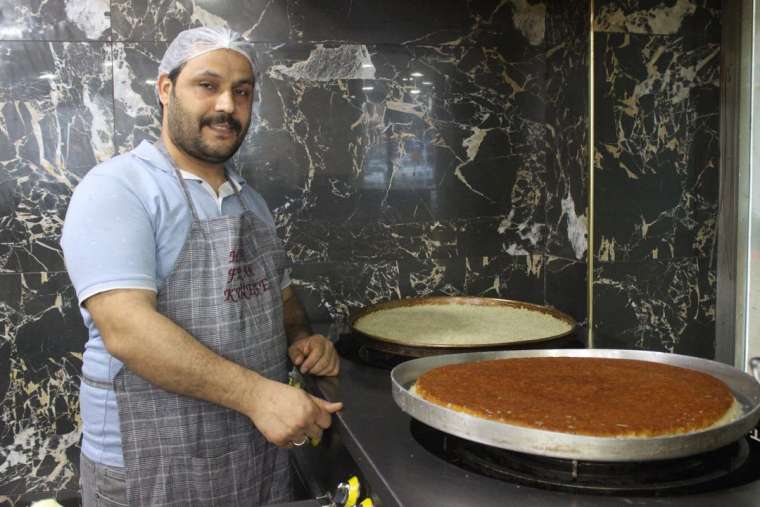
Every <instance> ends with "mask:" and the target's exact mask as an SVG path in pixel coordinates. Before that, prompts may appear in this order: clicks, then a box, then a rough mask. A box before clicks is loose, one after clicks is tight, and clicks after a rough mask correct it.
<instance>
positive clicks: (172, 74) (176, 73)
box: [158, 62, 187, 116]
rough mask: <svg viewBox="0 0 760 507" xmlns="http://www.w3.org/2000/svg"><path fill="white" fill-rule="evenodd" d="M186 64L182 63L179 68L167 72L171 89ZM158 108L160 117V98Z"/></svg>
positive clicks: (162, 109) (161, 107) (162, 107)
mask: <svg viewBox="0 0 760 507" xmlns="http://www.w3.org/2000/svg"><path fill="white" fill-rule="evenodd" d="M186 63H187V62H182V64H181V65H180V66H179V67H176V68H174V69H172V71H171V72H169V81H171V82H172V89H173V87H174V86H175V85H176V84H177V78H178V77H179V73H180V72H182V69H184V68H185V64H186ZM158 107H159V109H161V115H162V116H163V114H164V105H163V104H162V103H161V97H158Z"/></svg>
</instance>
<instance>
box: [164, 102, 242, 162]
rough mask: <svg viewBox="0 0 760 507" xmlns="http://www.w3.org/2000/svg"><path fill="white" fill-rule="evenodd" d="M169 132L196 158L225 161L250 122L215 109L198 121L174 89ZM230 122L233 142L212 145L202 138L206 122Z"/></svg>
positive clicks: (211, 124) (175, 140)
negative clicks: (240, 120) (216, 111)
mask: <svg viewBox="0 0 760 507" xmlns="http://www.w3.org/2000/svg"><path fill="white" fill-rule="evenodd" d="M168 114H169V118H168V120H169V135H170V136H171V139H172V142H173V143H174V144H175V146H177V147H178V148H179V149H181V150H182V151H184V152H185V153H187V154H188V155H190V156H191V157H193V158H197V159H198V160H202V161H204V162H209V163H212V164H222V163H224V162H226V161H227V160H229V159H230V158H231V157H232V156H233V155H234V154H235V152H237V150H238V148H240V145H241V144H242V143H243V140H244V139H245V135H246V133H247V132H248V127H249V125H250V122H248V123H247V124H246V125H245V126H243V125H241V124H240V122H239V121H238V120H237V119H236V118H234V117H233V116H232V115H231V114H229V113H215V114H210V115H207V116H203V117H201V118H200V121H198V120H197V119H196V118H194V117H193V115H192V114H191V113H190V112H188V111H187V110H186V109H184V108H183V107H182V104H180V101H179V100H177V96H176V95H174V90H172V100H171V101H170V102H169V106H168ZM218 124H227V125H228V126H229V128H230V129H232V131H233V132H234V133H235V134H236V136H237V137H235V138H234V140H232V142H229V141H227V142H224V141H221V142H218V143H216V145H215V146H214V145H211V144H209V143H208V142H206V141H205V140H204V139H203V134H202V132H201V131H202V129H203V127H206V126H209V127H210V126H213V125H218Z"/></svg>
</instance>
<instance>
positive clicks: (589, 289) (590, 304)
mask: <svg viewBox="0 0 760 507" xmlns="http://www.w3.org/2000/svg"><path fill="white" fill-rule="evenodd" d="M588 39H589V62H588V90H589V92H588V118H589V120H588V147H589V148H588V248H587V249H586V258H587V260H588V262H587V264H588V273H587V275H586V276H587V278H588V279H587V281H586V308H587V313H588V329H587V340H588V341H587V347H588V348H590V349H592V348H594V152H595V151H594V150H595V147H594V0H589V38H588Z"/></svg>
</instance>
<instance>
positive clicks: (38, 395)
mask: <svg viewBox="0 0 760 507" xmlns="http://www.w3.org/2000/svg"><path fill="white" fill-rule="evenodd" d="M568 4H570V2H561V1H559V0H551V1H545V2H541V1H535V0H530V1H528V0H504V1H496V0H493V1H483V0H470V1H458V0H451V1H446V2H441V1H435V2H434V1H429V0H425V1H419V2H414V3H413V4H412V3H409V2H402V1H400V0H392V1H386V2H354V1H351V0H332V1H330V2H318V3H317V2H308V1H306V0H266V1H265V0H247V1H235V2H214V3H210V2H201V1H187V2H181V3H180V2H173V1H166V0H151V1H150V2H144V1H143V2H136V1H132V0H110V1H106V0H97V1H92V0H70V1H67V2H58V1H54V0H42V1H31V0H18V1H16V2H13V3H11V2H4V3H0V164H2V172H1V173H0V316H2V319H3V323H4V326H3V327H2V328H0V373H1V374H0V400H2V401H1V402H0V503H3V502H6V503H8V504H13V503H15V502H17V501H18V500H19V498H21V497H22V496H24V495H26V496H25V497H26V498H27V499H29V498H33V497H42V496H48V495H50V494H51V493H54V492H59V496H60V497H65V496H66V495H71V494H74V492H75V491H76V489H77V486H76V466H75V463H76V456H77V454H78V447H77V445H78V444H77V442H78V439H79V435H80V433H79V432H80V424H79V418H78V405H77V396H76V394H77V386H78V377H77V375H78V372H79V369H80V367H81V352H82V349H83V343H84V339H85V332H84V329H83V328H82V327H81V319H80V317H79V313H78V308H77V302H76V299H75V295H74V293H73V291H72V289H71V287H70V284H69V282H68V279H67V276H66V273H65V268H64V265H63V259H62V255H61V251H60V248H59V246H58V240H59V235H60V230H61V225H62V219H63V216H64V213H65V209H66V206H67V203H68V199H69V196H70V195H71V192H72V190H73V188H74V187H75V186H76V184H77V182H78V181H79V180H80V179H81V178H82V176H83V175H84V174H85V173H86V172H87V171H88V170H89V169H91V168H92V167H93V166H94V165H95V164H96V163H98V162H100V161H103V160H106V159H108V158H109V157H111V156H113V155H114V154H116V153H121V152H124V151H127V150H129V149H131V148H133V147H134V146H136V145H137V144H138V143H139V142H140V141H141V140H143V139H154V138H155V137H156V136H157V134H158V127H159V124H158V116H157V108H156V103H155V99H154V95H153V80H155V78H156V69H157V62H158V60H159V59H160V56H161V55H162V53H163V51H164V49H165V47H166V45H167V43H168V41H170V40H171V39H172V37H173V36H174V35H175V34H176V33H177V32H178V31H180V30H181V29H183V28H186V27H190V26H198V25H200V24H207V25H215V26H229V27H231V28H233V29H235V30H238V31H240V32H242V33H244V34H245V36H246V37H248V38H249V39H250V40H252V41H254V42H255V61H256V62H257V71H258V73H259V80H258V87H257V92H256V93H257V102H256V106H255V112H256V120H255V122H256V123H255V126H254V127H253V128H252V129H251V132H250V139H249V142H248V143H246V145H245V147H244V149H242V150H241V152H240V153H239V154H238V155H237V156H236V162H237V163H238V165H239V167H240V168H241V169H242V172H243V173H244V175H245V176H246V177H247V178H249V181H250V182H252V183H253V185H254V186H255V187H256V188H258V189H259V190H260V191H261V193H262V194H263V195H264V196H265V198H266V199H267V201H268V202H269V204H270V207H271V208H272V209H273V211H274V213H275V216H276V221H277V224H278V229H279V232H280V233H281V235H282V237H283V238H284V240H285V242H286V246H287V249H288V252H289V255H290V257H291V259H292V260H293V262H294V266H295V271H294V283H295V286H296V289H297V291H298V292H299V294H300V295H301V296H302V298H303V299H304V301H305V303H306V305H307V307H308V311H309V314H310V315H311V317H312V318H313V319H315V320H328V319H330V318H335V317H337V316H338V315H347V314H349V313H350V312H351V311H353V310H354V309H356V308H359V307H361V306H364V305H366V304H368V303H374V302H377V301H383V300H387V299H391V298H400V297H409V296H424V295H433V294H469V295H483V296H493V297H506V298H517V299H524V300H529V301H534V302H538V303H547V304H551V305H553V306H556V307H558V308H560V309H562V310H565V311H567V312H569V313H571V314H572V315H574V316H575V317H576V318H577V319H578V320H580V321H584V320H585V316H586V307H585V306H586V257H585V256H586V250H587V238H586V230H587V215H588V214H587V201H588V192H587V190H586V189H587V181H588V178H587V176H586V168H587V156H588V155H587V153H588V140H587V130H588V124H587V121H588V118H587V114H586V111H587V100H586V97H587V94H588V83H587V73H588V69H587V61H588V46H587V39H588V29H589V27H588V26H586V20H587V18H588V12H587V11H586V10H585V8H584V7H583V6H580V7H579V6H578V5H568ZM695 220H698V218H695ZM605 276H606V275H605Z"/></svg>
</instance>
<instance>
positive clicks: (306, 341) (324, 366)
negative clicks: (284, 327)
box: [288, 334, 340, 376]
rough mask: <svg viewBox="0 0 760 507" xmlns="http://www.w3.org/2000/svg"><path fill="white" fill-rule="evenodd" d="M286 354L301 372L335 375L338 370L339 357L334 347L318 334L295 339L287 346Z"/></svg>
mask: <svg viewBox="0 0 760 507" xmlns="http://www.w3.org/2000/svg"><path fill="white" fill-rule="evenodd" d="M288 355H289V356H290V360H291V361H293V364H294V365H296V367H297V368H298V369H299V370H300V371H301V373H303V374H307V373H311V374H312V375H320V376H335V375H337V374H338V372H339V371H340V358H339V357H338V353H337V352H336V350H335V347H334V346H333V344H332V342H331V341H330V340H328V339H327V338H325V337H324V336H322V335H320V334H314V335H311V336H307V337H305V338H301V339H300V340H297V341H296V342H295V343H293V344H292V345H291V346H290V347H289V348H288Z"/></svg>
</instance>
